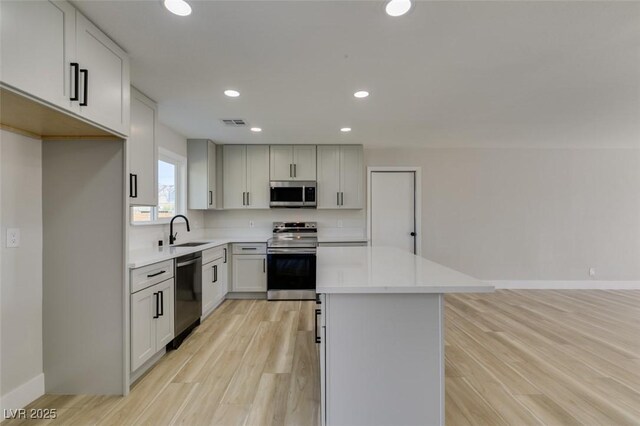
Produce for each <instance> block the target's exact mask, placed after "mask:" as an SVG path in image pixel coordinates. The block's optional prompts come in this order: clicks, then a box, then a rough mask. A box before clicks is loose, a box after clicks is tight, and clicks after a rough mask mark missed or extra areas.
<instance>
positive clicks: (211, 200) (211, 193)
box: [209, 191, 213, 205]
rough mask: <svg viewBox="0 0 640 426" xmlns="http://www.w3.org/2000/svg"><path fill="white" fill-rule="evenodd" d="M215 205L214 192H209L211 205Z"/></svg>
mask: <svg viewBox="0 0 640 426" xmlns="http://www.w3.org/2000/svg"><path fill="white" fill-rule="evenodd" d="M212 204H213V191H209V205H212Z"/></svg>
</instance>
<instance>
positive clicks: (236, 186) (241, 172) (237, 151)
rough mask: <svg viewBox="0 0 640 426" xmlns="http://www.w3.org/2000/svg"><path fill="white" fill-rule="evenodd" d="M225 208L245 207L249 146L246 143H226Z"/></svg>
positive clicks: (224, 158)
mask: <svg viewBox="0 0 640 426" xmlns="http://www.w3.org/2000/svg"><path fill="white" fill-rule="evenodd" d="M222 161H223V167H222V168H223V174H224V178H223V181H224V191H223V192H224V193H223V197H224V208H225V209H242V208H244V207H245V202H246V192H247V147H246V146H245V145H224V147H223V156H222Z"/></svg>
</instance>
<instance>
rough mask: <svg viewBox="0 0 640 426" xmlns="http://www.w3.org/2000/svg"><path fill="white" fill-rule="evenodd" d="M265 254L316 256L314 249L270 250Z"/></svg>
mask: <svg viewBox="0 0 640 426" xmlns="http://www.w3.org/2000/svg"><path fill="white" fill-rule="evenodd" d="M267 254H316V249H298V248H270V249H267Z"/></svg>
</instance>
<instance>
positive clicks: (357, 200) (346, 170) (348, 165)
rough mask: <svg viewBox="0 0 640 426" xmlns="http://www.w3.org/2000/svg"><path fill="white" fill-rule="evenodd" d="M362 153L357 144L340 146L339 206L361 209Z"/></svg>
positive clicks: (362, 189)
mask: <svg viewBox="0 0 640 426" xmlns="http://www.w3.org/2000/svg"><path fill="white" fill-rule="evenodd" d="M362 157H363V153H362V147H361V146H359V145H354V146H350V145H344V146H341V147H340V192H341V194H340V207H341V208H345V209H361V208H362V207H363V204H364V202H363V201H364V170H363V164H362V163H363V158H362Z"/></svg>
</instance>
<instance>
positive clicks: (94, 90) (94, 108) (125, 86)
mask: <svg viewBox="0 0 640 426" xmlns="http://www.w3.org/2000/svg"><path fill="white" fill-rule="evenodd" d="M76 43H77V44H76V46H77V59H78V61H77V62H78V63H79V64H80V69H81V74H80V94H79V95H80V103H79V105H80V115H82V116H83V117H85V118H87V119H89V120H91V121H93V122H95V123H97V124H100V125H102V126H104V127H107V128H109V129H111V130H114V131H116V132H118V133H120V134H122V135H128V134H129V106H130V100H129V90H130V88H129V58H128V56H127V54H126V53H125V52H124V51H123V50H122V49H120V47H118V45H116V44H115V43H114V42H113V41H112V40H111V39H109V38H108V37H107V36H106V35H105V34H104V33H103V32H102V31H100V30H99V29H98V28H97V27H96V26H95V25H93V24H92V23H91V22H89V20H88V19H87V18H85V17H84V16H82V14H81V13H80V12H76ZM82 70H86V71H85V73H84V74H83V71H82ZM83 104H86V105H83Z"/></svg>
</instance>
